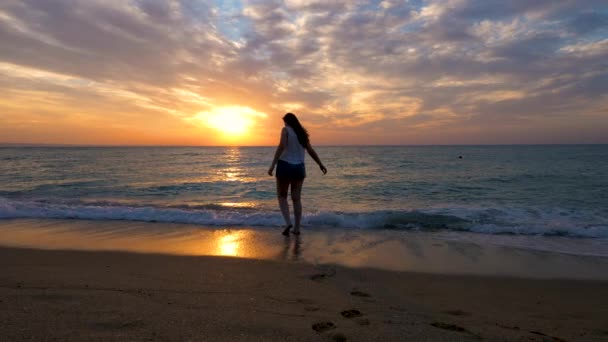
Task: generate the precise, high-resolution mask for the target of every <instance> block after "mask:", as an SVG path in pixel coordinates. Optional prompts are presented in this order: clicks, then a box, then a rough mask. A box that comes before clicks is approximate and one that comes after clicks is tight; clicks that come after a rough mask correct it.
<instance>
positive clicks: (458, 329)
mask: <svg viewBox="0 0 608 342" xmlns="http://www.w3.org/2000/svg"><path fill="white" fill-rule="evenodd" d="M431 325H432V326H434V327H435V328H439V329H444V330H450V331H456V332H461V333H465V334H469V335H471V336H473V337H475V338H477V339H481V336H478V335H476V334H474V333H472V332H470V331H468V330H467V329H465V328H463V327H461V326H458V325H456V324H450V323H443V322H433V323H431Z"/></svg>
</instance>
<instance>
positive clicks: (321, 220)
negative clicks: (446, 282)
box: [0, 198, 608, 239]
mask: <svg viewBox="0 0 608 342" xmlns="http://www.w3.org/2000/svg"><path fill="white" fill-rule="evenodd" d="M208 207H209V208H210V209H199V208H197V209H188V208H183V209H182V208H167V207H154V206H128V205H124V203H123V204H119V203H117V204H112V203H104V205H90V204H84V203H83V204H73V203H72V204H64V203H52V202H49V201H14V200H8V199H3V198H0V218H5V219H8V218H53V219H85V220H126V221H144V222H167V223H188V224H197V225H205V226H249V227H256V226H263V227H267V226H279V225H281V224H283V222H282V218H281V216H280V214H279V212H278V210H274V211H264V210H252V209H251V208H247V209H245V210H239V209H234V208H225V209H221V206H214V205H209V206H208ZM303 224H304V225H308V226H315V227H319V228H321V229H330V228H332V227H336V228H346V229H391V230H415V231H460V232H467V231H468V232H475V233H482V234H492V235H495V234H499V235H505V234H507V235H541V236H567V237H584V238H603V239H605V238H608V220H607V219H606V218H604V217H602V216H601V215H599V214H597V213H593V212H584V213H583V212H572V211H569V212H565V211H564V210H559V209H550V210H549V209H546V210H544V211H542V210H539V209H536V210H531V209H521V208H500V209H498V208H463V207H461V208H433V209H421V210H410V211H389V210H382V211H372V212H358V213H347V212H331V211H321V212H317V213H312V214H306V215H305V218H304V220H303Z"/></svg>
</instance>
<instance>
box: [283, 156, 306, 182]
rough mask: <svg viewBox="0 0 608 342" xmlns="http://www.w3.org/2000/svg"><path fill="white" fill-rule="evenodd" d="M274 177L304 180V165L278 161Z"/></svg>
mask: <svg viewBox="0 0 608 342" xmlns="http://www.w3.org/2000/svg"><path fill="white" fill-rule="evenodd" d="M276 177H277V178H281V179H293V180H297V179H304V178H306V167H305V166H304V163H300V164H291V163H288V162H286V161H284V160H280V159H279V161H278V163H277V173H276Z"/></svg>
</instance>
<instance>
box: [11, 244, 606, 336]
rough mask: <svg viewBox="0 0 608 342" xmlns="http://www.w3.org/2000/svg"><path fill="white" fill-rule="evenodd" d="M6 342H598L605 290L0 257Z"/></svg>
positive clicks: (328, 268)
mask: <svg viewBox="0 0 608 342" xmlns="http://www.w3.org/2000/svg"><path fill="white" fill-rule="evenodd" d="M0 269H2V272H1V273H0V322H1V323H0V336H2V341H82V340H87V341H236V340H238V341H316V340H319V341H324V340H327V341H332V340H333V341H396V340H412V341H425V340H426V341H459V340H463V341H468V340H481V339H483V340H497V341H498V340H500V341H504V340H507V341H551V340H553V341H561V340H566V341H602V340H606V339H607V338H608V329H607V328H606V327H608V283H607V282H605V281H591V280H550V279H544V280H541V279H535V280H534V279H522V278H505V277H489V276H459V275H440V274H421V273H411V272H394V271H383V270H375V269H368V268H347V267H341V266H332V265H312V264H307V263H289V262H278V261H268V260H252V259H241V258H227V257H210V256H196V257H195V256H170V255H158V254H136V253H123V252H90V251H88V252H85V251H59V250H33V249H15V248H0Z"/></svg>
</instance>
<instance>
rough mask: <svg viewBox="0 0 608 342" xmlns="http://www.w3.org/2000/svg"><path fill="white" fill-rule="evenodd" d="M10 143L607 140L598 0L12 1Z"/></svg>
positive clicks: (0, 21) (605, 20) (6, 109)
mask: <svg viewBox="0 0 608 342" xmlns="http://www.w3.org/2000/svg"><path fill="white" fill-rule="evenodd" d="M0 94H1V95H0V142H4V143H31V144H39V143H51V144H86V145H275V144H276V143H277V142H278V139H279V134H280V129H281V127H282V126H283V123H282V120H281V118H282V116H283V115H284V114H285V113H286V112H293V113H295V114H296V115H297V116H298V117H299V118H300V120H301V122H302V123H303V125H304V126H305V127H306V128H307V129H308V131H309V133H310V135H311V142H312V143H313V145H314V144H319V145H343V144H345V145H351V144H365V145H368V144H391V145H398V144H407V145H410V144H556V143H566V144H569V143H608V2H606V0H535V1H529V0H510V1H504V0H410V1H407V0H403V1H393V0H384V1H342V0H334V1H316V0H284V1H239V0H226V1H220V0H216V1H212V0H208V1H202V0H2V1H1V2H0Z"/></svg>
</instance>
